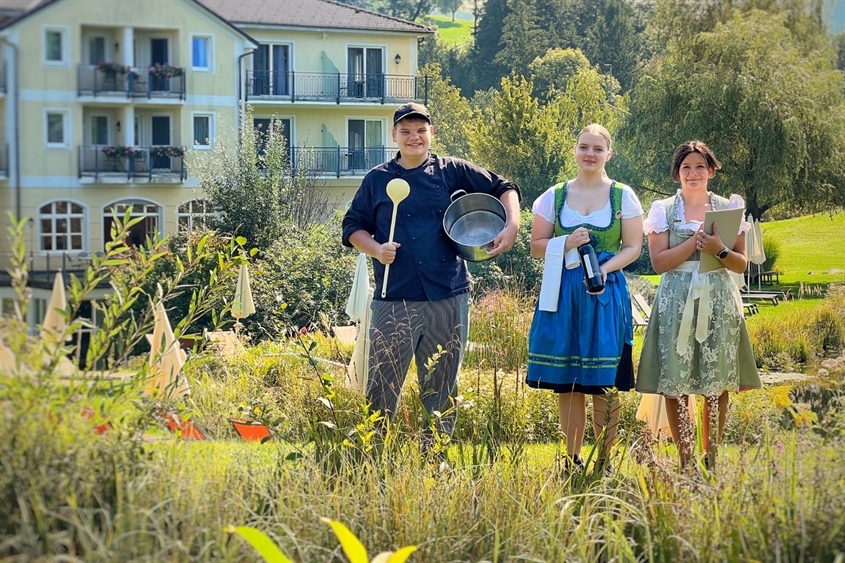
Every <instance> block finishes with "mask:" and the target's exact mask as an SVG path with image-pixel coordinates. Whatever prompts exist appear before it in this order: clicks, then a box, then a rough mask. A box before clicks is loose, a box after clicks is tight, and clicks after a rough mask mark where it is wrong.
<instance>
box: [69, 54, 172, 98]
mask: <svg viewBox="0 0 845 563" xmlns="http://www.w3.org/2000/svg"><path fill="white" fill-rule="evenodd" d="M150 68H152V67H150ZM79 95H80V96H94V97H95V98H96V97H101V96H102V97H105V96H111V97H123V98H126V99H132V98H147V99H153V98H163V99H178V100H184V99H185V69H183V68H181V67H168V68H167V69H166V70H150V69H140V68H129V67H122V66H121V65H118V64H115V63H104V64H100V65H84V64H81V65H79Z"/></svg>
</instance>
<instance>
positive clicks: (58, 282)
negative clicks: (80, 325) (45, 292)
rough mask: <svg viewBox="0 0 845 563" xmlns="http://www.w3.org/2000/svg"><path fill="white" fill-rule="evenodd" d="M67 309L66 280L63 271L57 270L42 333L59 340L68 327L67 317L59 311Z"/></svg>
mask: <svg viewBox="0 0 845 563" xmlns="http://www.w3.org/2000/svg"><path fill="white" fill-rule="evenodd" d="M65 309H67V296H66V295H65V282H64V278H63V277H62V273H61V272H56V277H55V279H54V280H53V293H52V294H51V295H50V304H49V305H48V306H47V314H46V315H44V322H42V323H41V335H42V336H43V337H46V338H52V340H53V342H58V340H59V338H61V335H62V334H63V333H64V331H65V328H67V322H66V321H65V318H64V317H63V316H62V315H61V313H59V311H64V310H65Z"/></svg>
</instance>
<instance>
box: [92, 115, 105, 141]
mask: <svg viewBox="0 0 845 563" xmlns="http://www.w3.org/2000/svg"><path fill="white" fill-rule="evenodd" d="M91 144H92V145H108V144H109V118H108V117H107V116H105V115H92V116H91Z"/></svg>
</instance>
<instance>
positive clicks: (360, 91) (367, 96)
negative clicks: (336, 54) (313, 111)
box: [246, 70, 428, 104]
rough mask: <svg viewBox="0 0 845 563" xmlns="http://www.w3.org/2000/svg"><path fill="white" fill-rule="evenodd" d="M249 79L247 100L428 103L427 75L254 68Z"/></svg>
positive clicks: (249, 73)
mask: <svg viewBox="0 0 845 563" xmlns="http://www.w3.org/2000/svg"><path fill="white" fill-rule="evenodd" d="M246 82H247V83H246V98H247V99H259V100H264V99H266V100H286V101H290V102H298V101H333V102H336V103H338V104H339V103H341V102H380V103H382V104H384V103H400V102H409V101H420V102H423V103H428V77H427V76H403V75H392V74H344V73H319V72H276V71H272V70H251V71H248V72H247V78H246Z"/></svg>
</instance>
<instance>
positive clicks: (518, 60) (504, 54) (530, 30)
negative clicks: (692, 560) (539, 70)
mask: <svg viewBox="0 0 845 563" xmlns="http://www.w3.org/2000/svg"><path fill="white" fill-rule="evenodd" d="M509 6H510V7H511V10H512V11H511V13H510V14H508V16H507V17H506V18H505V20H504V24H503V26H502V38H501V45H502V49H501V50H500V51H499V52H498V53H496V56H495V57H494V59H493V60H494V61H495V62H497V63H499V64H501V65H503V66H505V67H506V68H509V69H511V70H512V71H513V72H516V73H517V74H522V73H523V70H522V69H524V68H526V67H527V66H528V65H529V64H530V63H531V61H533V60H534V59H535V58H537V57H539V56H541V55H542V54H543V53H545V52H546V51H547V50H548V49H549V48H550V47H552V46H553V45H554V43H555V41H554V38H553V37H550V34H549V33H548V31H547V30H546V29H544V27H543V25H542V18H541V17H540V16H539V14H538V9H537V3H536V2H535V0H513V1H512V2H511V3H510V4H509Z"/></svg>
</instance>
